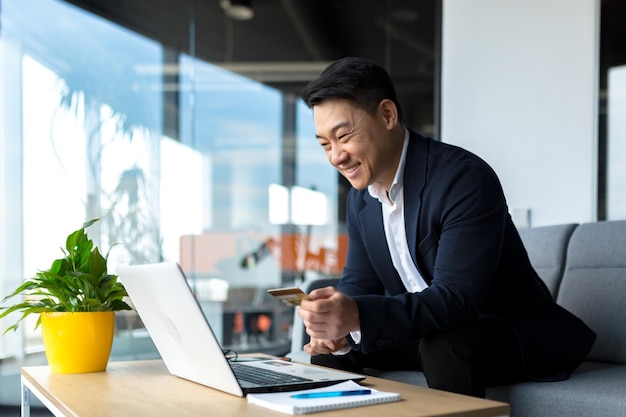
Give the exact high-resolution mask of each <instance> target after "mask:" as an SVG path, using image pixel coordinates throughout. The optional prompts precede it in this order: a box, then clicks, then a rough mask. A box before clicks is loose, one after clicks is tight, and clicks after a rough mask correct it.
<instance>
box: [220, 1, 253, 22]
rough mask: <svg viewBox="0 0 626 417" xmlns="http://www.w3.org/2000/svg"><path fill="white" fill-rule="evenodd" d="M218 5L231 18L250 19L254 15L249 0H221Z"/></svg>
mask: <svg viewBox="0 0 626 417" xmlns="http://www.w3.org/2000/svg"><path fill="white" fill-rule="evenodd" d="M220 6H222V9H224V13H225V14H226V16H227V17H230V18H231V19H233V20H250V19H252V18H253V17H254V10H252V5H251V0H221V1H220Z"/></svg>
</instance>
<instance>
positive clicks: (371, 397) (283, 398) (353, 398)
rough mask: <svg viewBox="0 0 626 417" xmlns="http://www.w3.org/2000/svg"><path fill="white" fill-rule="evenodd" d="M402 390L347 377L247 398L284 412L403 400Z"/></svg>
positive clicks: (294, 413)
mask: <svg viewBox="0 0 626 417" xmlns="http://www.w3.org/2000/svg"><path fill="white" fill-rule="evenodd" d="M363 389H367V390H368V391H371V392H370V393H369V394H364V395H347V396H341V395H338V396H331V397H321V398H294V395H295V396H296V397H298V396H302V394H310V393H316V394H317V393H323V392H326V393H327V392H345V391H355V390H363ZM400 399H401V398H400V394H398V393H396V392H386V391H379V390H376V389H373V388H370V387H364V386H361V385H359V384H357V383H356V382H354V381H346V382H342V383H339V384H335V385H331V386H328V387H324V388H314V389H308V390H303V391H297V392H277V393H271V394H248V402H249V403H250V404H256V405H259V406H261V407H265V408H269V409H272V410H275V411H279V412H281V413H285V414H293V415H299V414H309V413H317V412H321V411H330V410H339V409H342V408H353V407H363V406H366V405H374V404H382V403H389V402H394V401H400Z"/></svg>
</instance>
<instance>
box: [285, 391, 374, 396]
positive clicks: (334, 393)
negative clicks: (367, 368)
mask: <svg viewBox="0 0 626 417" xmlns="http://www.w3.org/2000/svg"><path fill="white" fill-rule="evenodd" d="M371 393H372V390H371V389H355V390H352V391H326V392H306V393H303V394H294V395H292V396H291V398H326V397H343V396H346V395H367V394H371Z"/></svg>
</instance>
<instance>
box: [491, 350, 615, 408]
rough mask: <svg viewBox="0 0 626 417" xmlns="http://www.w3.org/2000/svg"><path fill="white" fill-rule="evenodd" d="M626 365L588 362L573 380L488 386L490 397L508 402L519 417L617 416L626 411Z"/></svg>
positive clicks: (581, 367)
mask: <svg viewBox="0 0 626 417" xmlns="http://www.w3.org/2000/svg"><path fill="white" fill-rule="evenodd" d="M624 381H626V366H625V365H613V364H607V363H598V362H584V363H583V364H582V365H581V366H580V367H579V368H578V369H577V370H576V372H574V373H573V374H572V376H571V377H570V378H569V379H566V380H564V381H558V382H522V383H519V384H513V385H506V386H500V387H494V388H489V389H487V398H489V399H492V400H497V401H504V402H508V403H509V404H510V406H511V414H510V415H511V416H515V417H583V416H584V417H587V416H616V415H621V414H619V413H620V411H618V410H622V411H624V410H626V396H625V395H624Z"/></svg>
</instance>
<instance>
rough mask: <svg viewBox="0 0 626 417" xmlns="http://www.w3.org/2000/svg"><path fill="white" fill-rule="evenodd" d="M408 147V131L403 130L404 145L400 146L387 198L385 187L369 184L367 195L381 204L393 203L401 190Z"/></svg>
mask: <svg viewBox="0 0 626 417" xmlns="http://www.w3.org/2000/svg"><path fill="white" fill-rule="evenodd" d="M408 147H409V130H408V129H405V130H404V143H403V144H402V155H401V156H400V162H399V163H398V168H397V169H396V175H395V176H394V178H393V182H392V183H391V189H390V190H389V197H387V190H385V187H383V186H381V185H379V184H371V185H369V186H368V187H367V191H368V192H369V194H370V195H371V196H372V197H374V198H376V199H377V200H378V201H380V202H381V203H382V202H383V201H389V200H391V201H395V200H396V196H397V195H398V192H400V189H402V184H403V181H404V166H405V165H406V153H407V149H408Z"/></svg>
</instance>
